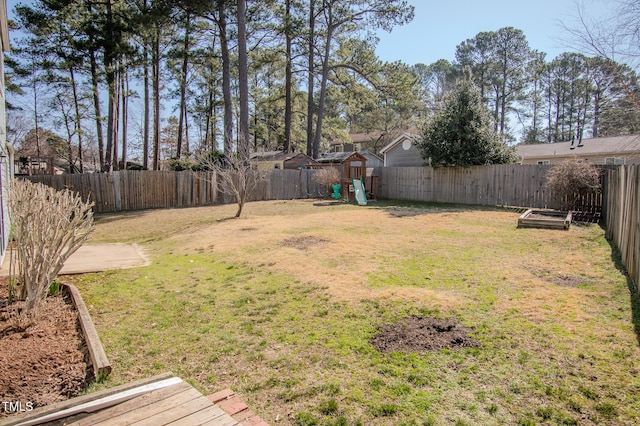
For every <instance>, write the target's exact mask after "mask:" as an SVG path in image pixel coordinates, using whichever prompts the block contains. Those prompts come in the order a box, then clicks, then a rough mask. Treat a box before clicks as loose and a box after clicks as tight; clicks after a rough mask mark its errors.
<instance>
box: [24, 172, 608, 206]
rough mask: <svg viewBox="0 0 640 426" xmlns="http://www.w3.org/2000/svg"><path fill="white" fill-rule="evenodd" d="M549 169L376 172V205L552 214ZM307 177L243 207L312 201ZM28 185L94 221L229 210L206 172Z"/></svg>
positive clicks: (593, 199)
mask: <svg viewBox="0 0 640 426" xmlns="http://www.w3.org/2000/svg"><path fill="white" fill-rule="evenodd" d="M550 168H551V166H545V165H494V166H477V167H467V168H464V167H455V168H454V167H442V168H437V169H433V168H431V167H377V168H375V169H374V170H373V174H374V176H377V182H378V188H377V189H378V197H380V198H383V199H395V200H411V201H425V202H439V203H455V204H472V205H489V206H517V207H535V208H560V207H561V204H562V202H561V200H560V199H558V197H555V196H554V194H552V193H550V192H549V191H548V190H547V189H546V184H545V179H546V174H547V172H548V171H549V170H550ZM314 173H315V171H314V170H309V169H302V170H272V171H270V172H269V173H268V174H267V175H266V176H265V177H264V179H263V180H261V181H260V182H259V183H258V185H256V187H255V189H254V190H253V192H252V194H251V195H250V198H249V200H251V201H260V200H282V199H295V198H310V197H318V196H320V195H321V194H323V193H325V194H326V192H327V190H326V188H323V187H322V186H321V185H319V184H317V183H315V182H314V181H313V179H312V177H313V174H314ZM28 179H30V180H31V181H34V182H42V183H44V184H46V185H49V186H52V187H54V188H56V189H63V188H68V189H72V190H74V191H77V192H79V193H80V194H81V195H82V196H83V197H84V198H85V199H87V198H90V199H91V200H92V201H94V202H95V203H96V207H95V211H96V213H108V212H116V211H129V210H142V209H153V208H170V207H196V206H210V205H214V204H227V203H232V202H234V200H233V199H231V198H230V197H229V196H228V195H225V194H224V193H221V192H220V191H218V190H217V189H216V185H215V182H216V178H215V175H214V174H213V173H212V172H196V173H193V172H186V171H183V172H171V171H131V170H129V171H118V172H113V173H87V174H66V175H59V176H50V175H36V176H29V177H28ZM582 204H583V206H582V210H584V211H598V212H600V209H601V206H602V194H601V192H594V193H593V194H588V195H587V196H586V197H584V198H583V199H582Z"/></svg>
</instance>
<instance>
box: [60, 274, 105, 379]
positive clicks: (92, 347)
mask: <svg viewBox="0 0 640 426" xmlns="http://www.w3.org/2000/svg"><path fill="white" fill-rule="evenodd" d="M65 290H66V291H67V292H68V293H69V295H70V296H71V300H73V304H74V305H75V307H76V310H77V311H78V321H80V327H81V328H82V333H83V334H84V340H85V342H86V344H87V348H88V349H89V357H90V358H91V364H92V365H93V375H94V379H95V380H102V379H104V378H106V377H107V376H108V375H109V373H111V364H110V363H109V360H108V359H107V355H106V354H105V352H104V348H103V347H102V343H101V342H100V337H99V336H98V332H97V331H96V328H95V326H94V325H93V321H91V316H90V315H89V310H88V309H87V305H85V303H84V300H82V296H81V295H80V292H79V291H78V289H77V288H76V287H75V286H74V285H71V284H63V291H65Z"/></svg>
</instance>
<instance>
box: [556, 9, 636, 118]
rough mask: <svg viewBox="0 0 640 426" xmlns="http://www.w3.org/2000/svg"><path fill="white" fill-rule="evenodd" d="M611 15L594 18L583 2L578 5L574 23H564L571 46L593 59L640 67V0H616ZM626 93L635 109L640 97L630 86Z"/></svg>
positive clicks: (634, 67) (567, 41) (568, 42)
mask: <svg viewBox="0 0 640 426" xmlns="http://www.w3.org/2000/svg"><path fill="white" fill-rule="evenodd" d="M613 3H614V4H615V6H613V7H611V8H610V10H612V11H613V12H612V14H611V15H610V16H598V17H597V18H592V17H590V16H589V15H588V13H587V11H586V7H585V5H584V3H576V6H577V14H576V17H575V21H574V22H573V23H572V24H562V27H563V28H564V30H565V31H566V32H567V33H568V34H569V39H568V40H565V43H567V44H568V45H569V46H571V47H573V48H577V49H579V50H581V51H582V52H583V53H587V54H590V55H593V56H597V57H602V58H606V59H610V60H612V61H616V62H621V63H626V64H627V65H629V66H630V67H631V68H633V69H636V70H637V69H638V68H640V0H615V1H614V2H613ZM625 91H626V92H627V95H628V96H629V98H630V99H631V100H632V101H633V103H634V104H635V105H636V107H639V108H640V97H639V96H638V95H637V94H636V93H634V91H633V90H632V89H631V88H630V87H625Z"/></svg>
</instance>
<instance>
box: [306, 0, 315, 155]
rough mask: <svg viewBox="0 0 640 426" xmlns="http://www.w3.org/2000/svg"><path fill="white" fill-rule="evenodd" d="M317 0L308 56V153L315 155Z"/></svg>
mask: <svg viewBox="0 0 640 426" xmlns="http://www.w3.org/2000/svg"><path fill="white" fill-rule="evenodd" d="M315 4H316V2H315V0H309V44H308V49H309V56H308V64H307V66H308V68H309V71H308V78H307V155H308V156H310V157H312V158H315V157H313V113H314V108H313V88H314V84H313V83H314V72H315V69H314V68H315V67H314V54H313V49H314V48H315V42H314V38H315V25H316V15H315Z"/></svg>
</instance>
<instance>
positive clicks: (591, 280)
mask: <svg viewBox="0 0 640 426" xmlns="http://www.w3.org/2000/svg"><path fill="white" fill-rule="evenodd" d="M233 208H234V207H233V206H231V207H229V206H221V207H212V208H198V209H182V210H162V211H148V212H142V213H135V214H125V215H109V216H102V217H100V218H98V220H97V232H96V233H95V234H94V236H93V237H92V238H93V242H100V241H104V242H112V241H128V242H137V243H140V244H143V245H144V246H145V248H146V249H147V250H148V251H149V252H150V254H151V255H152V258H153V262H152V264H151V265H149V266H148V267H144V268H138V269H129V270H122V271H111V272H106V273H101V274H87V275H82V276H78V277H74V278H73V280H74V281H75V282H76V284H77V285H78V287H79V288H80V289H81V291H82V294H83V297H84V298H85V300H86V302H87V303H88V305H89V306H90V309H91V314H92V318H93V320H94V322H95V323H96V326H97V328H98V332H99V334H100V337H101V339H102V341H103V344H104V346H105V349H106V351H107V355H108V356H109V359H110V360H111V362H112V363H113V364H114V372H113V373H112V376H111V378H110V379H109V380H108V382H107V383H106V384H102V385H97V386H96V388H99V387H105V386H115V385H117V384H120V383H123V382H127V381H130V380H134V379H139V378H142V377H148V376H151V375H154V374H158V373H161V372H164V371H172V372H174V373H175V374H176V375H178V376H180V377H182V378H184V379H185V380H187V381H189V382H190V383H191V384H193V385H194V386H195V387H196V388H198V389H199V390H201V391H202V392H203V393H205V394H207V393H212V392H214V391H216V390H220V389H222V388H225V387H231V388H233V389H234V390H235V391H237V392H238V393H240V394H241V395H242V397H243V398H244V399H245V400H247V402H248V403H249V405H250V406H251V408H252V409H253V410H254V411H256V412H257V413H259V414H260V415H261V416H262V417H263V418H265V419H266V420H267V421H268V422H269V423H271V424H275V423H276V421H277V422H278V424H291V425H357V424H362V425H364V424H367V425H370V424H374V425H375V424H402V425H427V424H428V425H438V424H459V425H463V424H469V425H471V424H488V425H491V424H495V425H498V424H521V425H527V424H581V425H583V424H585V425H588V424H605V425H607V424H610V425H614V424H616V425H617V424H634V423H635V422H636V420H637V418H639V417H640V404H639V403H638V401H639V400H640V398H639V396H640V379H639V376H638V374H639V371H638V359H640V349H639V348H638V337H637V335H636V326H637V324H634V318H636V322H637V318H638V313H637V306H638V304H637V300H636V299H635V298H631V297H630V291H629V285H628V282H627V279H626V277H625V276H624V275H623V273H621V272H620V269H619V267H618V265H617V264H616V253H615V252H614V253H612V250H611V247H610V246H609V244H608V243H607V241H606V239H605V237H604V232H603V230H602V229H601V228H599V227H598V226H574V227H571V229H570V230H568V231H553V230H539V229H516V223H517V218H518V213H517V212H509V211H505V210H494V209H471V208H466V207H460V206H443V205H419V204H407V203H403V204H400V203H398V204H393V203H377V204H372V205H370V206H367V207H357V206H352V205H347V204H343V205H340V204H322V203H314V202H313V201H279V202H260V203H250V204H248V205H247V207H246V214H247V217H246V218H243V219H239V220H222V219H225V218H226V217H229V216H231V215H232V214H233ZM292 242H295V243H296V244H293V243H292ZM299 242H314V244H305V245H304V247H303V249H301V248H300V247H298V246H297V243H299ZM567 282H569V283H570V284H571V285H563V284H566V283H567ZM412 315H416V316H432V317H437V318H451V319H454V320H456V321H458V322H460V323H462V324H463V325H465V326H467V327H470V328H471V329H472V330H473V333H474V334H473V337H475V338H476V339H477V340H478V341H479V342H480V347H473V348H464V349H460V350H455V351H453V350H447V349H444V350H440V351H436V352H429V353H427V354H424V355H418V354H415V353H409V354H407V353H392V354H389V355H383V354H380V353H379V352H377V351H376V350H375V349H374V348H373V346H371V344H370V343H369V340H370V339H371V338H372V337H373V336H374V335H375V334H376V332H377V327H378V326H381V325H383V324H389V323H394V322H397V321H399V320H401V319H403V318H406V317H409V316H412Z"/></svg>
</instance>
